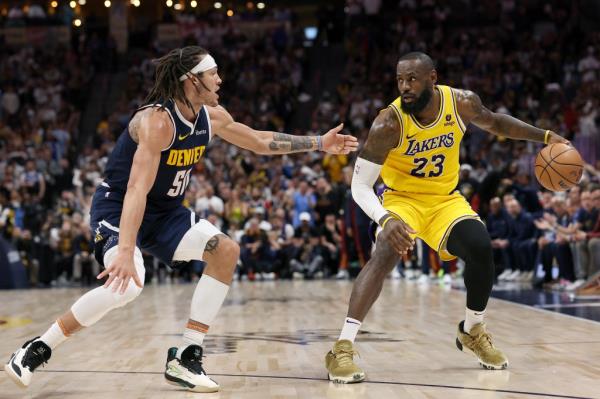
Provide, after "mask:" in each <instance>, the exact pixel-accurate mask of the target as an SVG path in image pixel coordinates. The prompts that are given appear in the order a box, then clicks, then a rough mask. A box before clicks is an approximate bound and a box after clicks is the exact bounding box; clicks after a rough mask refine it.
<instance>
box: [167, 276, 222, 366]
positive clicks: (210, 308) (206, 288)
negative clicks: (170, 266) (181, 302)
mask: <svg viewBox="0 0 600 399" xmlns="http://www.w3.org/2000/svg"><path fill="white" fill-rule="evenodd" d="M228 291H229V286H228V285H227V284H225V283H222V282H220V281H219V280H217V279H215V278H213V277H211V276H209V275H207V274H203V275H202V277H200V281H198V285H197V286H196V290H195V291H194V296H193V298H192V305H191V311H190V319H189V320H188V323H187V326H186V328H185V332H184V333H183V345H182V346H180V347H179V348H178V349H177V357H179V358H180V359H181V353H182V352H183V351H184V349H185V348H187V347H188V346H189V345H202V342H203V341H204V337H205V336H206V333H207V332H208V328H209V327H210V324H211V323H212V321H213V319H214V318H215V317H216V316H217V313H218V312H219V309H221V305H223V301H224V300H225V297H226V296H227V292H228Z"/></svg>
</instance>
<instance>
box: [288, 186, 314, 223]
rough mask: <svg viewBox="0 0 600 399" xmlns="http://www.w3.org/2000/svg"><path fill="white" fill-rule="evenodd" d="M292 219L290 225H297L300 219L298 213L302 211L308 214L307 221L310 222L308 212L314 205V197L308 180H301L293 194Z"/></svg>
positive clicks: (300, 221) (309, 212)
mask: <svg viewBox="0 0 600 399" xmlns="http://www.w3.org/2000/svg"><path fill="white" fill-rule="evenodd" d="M292 198H293V201H294V202H293V204H294V205H293V209H294V212H293V217H294V218H293V221H292V225H293V226H294V227H296V228H297V227H298V226H300V225H301V223H302V220H301V219H300V215H301V214H303V213H306V214H308V217H309V218H310V219H309V222H311V223H312V218H311V217H310V214H311V212H312V210H313V208H314V207H315V204H316V197H315V195H314V193H313V190H312V189H311V188H310V187H309V185H308V182H306V181H305V180H302V181H301V182H300V184H299V185H298V189H297V190H296V191H295V192H294V194H293V197H292Z"/></svg>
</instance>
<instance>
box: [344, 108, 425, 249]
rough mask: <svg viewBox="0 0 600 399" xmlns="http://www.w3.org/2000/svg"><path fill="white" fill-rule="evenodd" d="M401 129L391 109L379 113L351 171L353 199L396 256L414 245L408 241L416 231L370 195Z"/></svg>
mask: <svg viewBox="0 0 600 399" xmlns="http://www.w3.org/2000/svg"><path fill="white" fill-rule="evenodd" d="M399 140H400V126H399V123H398V118H397V117H396V115H395V113H394V111H393V110H392V109H386V110H384V111H382V112H380V113H379V115H378V116H377V117H376V118H375V120H374V121H373V124H372V125H371V129H370V131H369V137H368V138H367V142H366V143H365V146H364V148H363V150H362V151H361V152H360V154H359V156H358V157H359V158H358V160H357V162H356V166H355V168H354V176H353V178H352V195H353V197H354V200H355V201H356V202H357V203H358V204H359V205H360V207H361V208H362V209H363V210H364V211H365V213H367V215H369V216H370V217H371V219H373V220H374V221H375V222H377V223H378V224H379V225H380V226H382V227H383V231H382V232H381V233H380V238H381V239H383V240H384V241H387V242H389V244H390V246H391V247H392V248H393V249H394V250H396V251H397V252H398V253H406V252H407V250H408V249H409V248H412V246H413V245H414V242H413V240H412V238H411V237H410V234H411V233H415V231H414V230H413V229H412V228H411V227H410V226H408V225H407V224H406V223H404V221H402V220H401V219H399V218H398V217H396V216H393V215H391V214H389V213H388V212H387V211H386V210H385V209H384V208H383V206H382V205H381V204H380V203H379V200H378V199H377V196H376V195H375V193H374V192H373V184H374V183H375V181H376V180H377V177H378V176H379V173H380V171H381V166H382V165H383V163H384V162H385V160H386V158H387V156H388V154H389V152H390V151H391V150H392V149H394V148H395V147H397V146H398V144H399Z"/></svg>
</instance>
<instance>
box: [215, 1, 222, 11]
mask: <svg viewBox="0 0 600 399" xmlns="http://www.w3.org/2000/svg"><path fill="white" fill-rule="evenodd" d="M221 7H223V4H221V2H220V1H217V2H215V8H216V9H219V8H221Z"/></svg>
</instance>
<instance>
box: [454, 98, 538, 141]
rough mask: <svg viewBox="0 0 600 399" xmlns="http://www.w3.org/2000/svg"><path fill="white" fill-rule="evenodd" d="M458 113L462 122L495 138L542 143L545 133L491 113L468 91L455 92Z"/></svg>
mask: <svg viewBox="0 0 600 399" xmlns="http://www.w3.org/2000/svg"><path fill="white" fill-rule="evenodd" d="M455 92H456V99H457V104H458V112H459V114H460V116H461V118H462V119H463V121H464V122H465V123H466V124H468V123H469V122H473V124H474V125H476V126H477V127H480V128H481V129H484V130H487V131H488V132H490V133H492V134H495V135H496V136H502V137H508V138H511V139H516V140H529V141H537V142H540V143H543V142H544V138H545V135H546V131H545V130H543V129H539V128H537V127H535V126H532V125H530V124H528V123H525V122H523V121H521V120H519V119H517V118H514V117H512V116H510V115H506V114H501V113H497V112H492V111H490V110H489V109H487V108H486V107H485V106H484V105H483V103H482V102H481V98H479V96H478V95H477V94H475V93H473V92H472V91H469V90H456V91H455Z"/></svg>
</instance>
